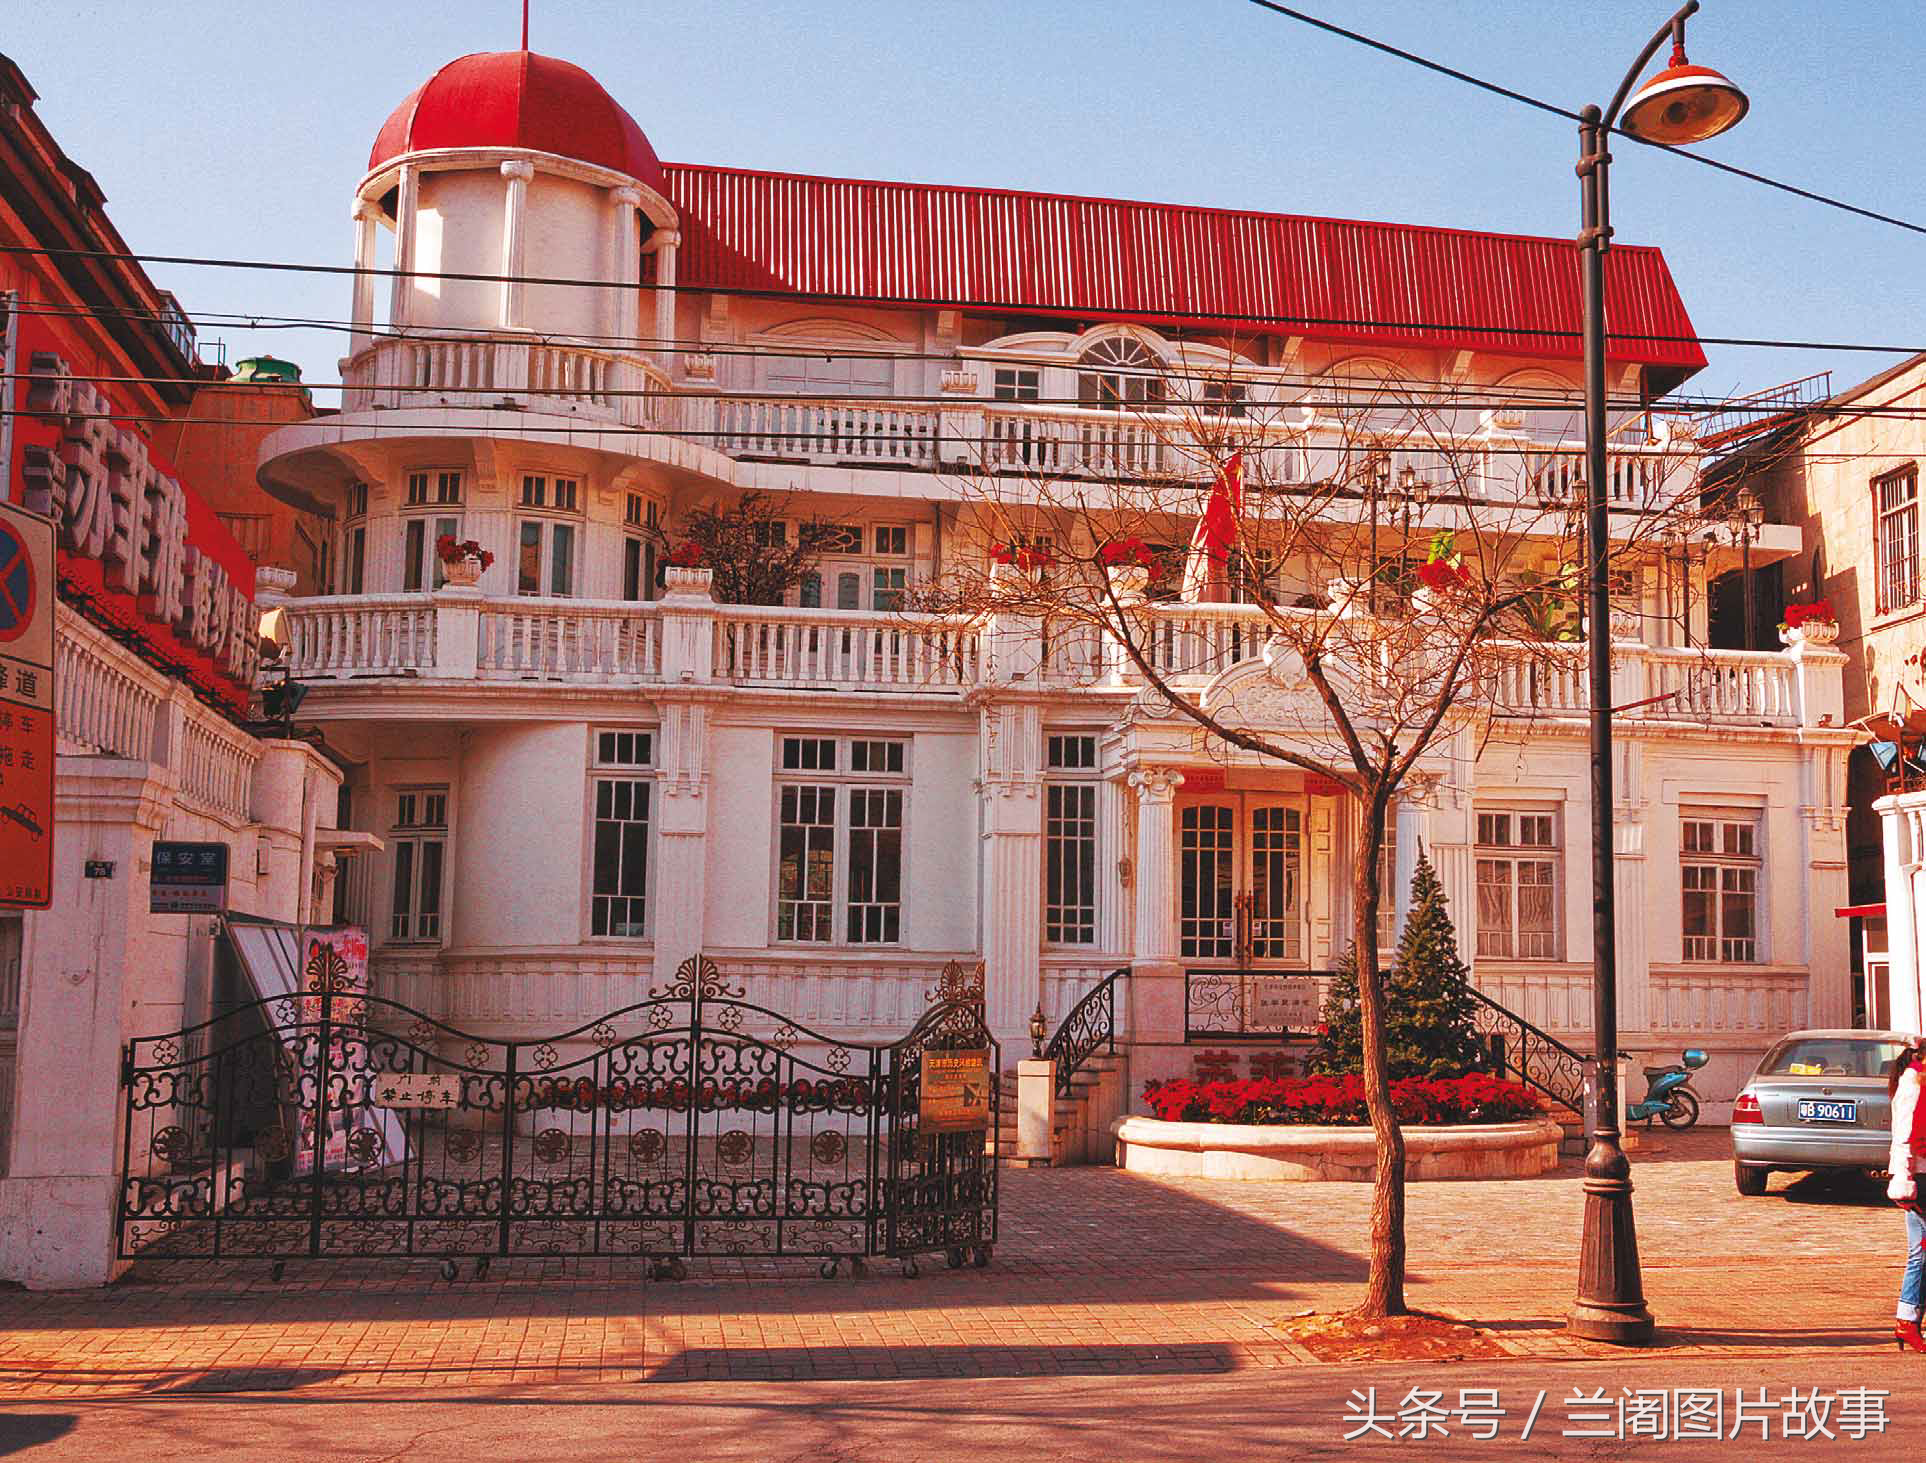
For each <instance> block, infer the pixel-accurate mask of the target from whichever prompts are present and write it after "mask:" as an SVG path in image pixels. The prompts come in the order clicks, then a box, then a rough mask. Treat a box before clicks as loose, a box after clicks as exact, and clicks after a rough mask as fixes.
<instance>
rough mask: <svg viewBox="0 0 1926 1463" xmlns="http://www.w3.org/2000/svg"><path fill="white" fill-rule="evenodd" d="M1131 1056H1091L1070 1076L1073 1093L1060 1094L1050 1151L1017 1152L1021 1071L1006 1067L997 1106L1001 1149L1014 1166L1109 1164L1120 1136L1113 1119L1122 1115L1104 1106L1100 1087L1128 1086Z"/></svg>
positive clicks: (1118, 1090) (1116, 1089) (1115, 1089)
mask: <svg viewBox="0 0 1926 1463" xmlns="http://www.w3.org/2000/svg"><path fill="white" fill-rule="evenodd" d="M1127 1065H1128V1064H1127V1061H1126V1059H1125V1058H1124V1057H1122V1056H1093V1057H1088V1058H1086V1059H1085V1060H1084V1063H1083V1066H1082V1067H1080V1068H1079V1069H1078V1070H1077V1072H1076V1073H1075V1074H1074V1075H1073V1076H1072V1077H1071V1079H1070V1095H1069V1096H1068V1097H1059V1098H1057V1100H1056V1102H1055V1104H1054V1111H1053V1119H1052V1123H1051V1132H1050V1156H1049V1157H1048V1158H1047V1159H1045V1158H1018V1157H1017V1074H1016V1072H1015V1070H1014V1069H1013V1068H1009V1067H1006V1068H1005V1069H1004V1070H1003V1075H1002V1085H1001V1089H1000V1090H1001V1102H1000V1104H999V1107H998V1127H997V1136H996V1143H997V1149H996V1151H997V1153H998V1155H999V1157H1000V1158H1001V1160H1002V1162H1003V1163H1005V1164H1007V1165H1009V1166H1010V1167H1012V1168H1066V1167H1069V1166H1070V1165H1072V1164H1085V1163H1095V1164H1109V1163H1113V1162H1115V1161H1116V1154H1117V1140H1116V1139H1115V1138H1114V1137H1112V1136H1111V1133H1110V1124H1111V1122H1112V1121H1113V1120H1114V1119H1115V1118H1116V1117H1117V1116H1119V1114H1117V1113H1112V1112H1107V1111H1105V1110H1104V1103H1103V1101H1102V1097H1101V1093H1102V1090H1103V1088H1104V1087H1105V1086H1106V1078H1108V1079H1110V1081H1109V1083H1108V1085H1109V1087H1110V1090H1111V1091H1113V1092H1115V1093H1118V1094H1122V1093H1123V1092H1125V1091H1127V1089H1128V1087H1129V1082H1128V1076H1127Z"/></svg>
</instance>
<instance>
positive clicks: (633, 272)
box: [603, 188, 642, 350]
mask: <svg viewBox="0 0 1926 1463" xmlns="http://www.w3.org/2000/svg"><path fill="white" fill-rule="evenodd" d="M609 202H610V204H612V205H613V213H614V226H615V233H614V236H613V237H612V238H611V239H610V240H609V278H610V279H612V280H614V281H615V288H614V289H612V290H610V291H609V303H608V310H607V320H608V323H607V324H606V325H605V326H604V327H603V328H604V329H605V330H607V331H608V333H609V334H610V335H612V336H615V337H616V340H615V342H614V344H615V347H616V349H617V350H622V349H632V348H633V347H632V346H631V345H630V343H629V342H628V341H627V340H625V339H623V337H626V336H630V335H635V334H637V333H638V332H639V331H640V329H641V325H640V319H641V314H640V310H639V308H638V304H637V302H638V300H639V298H640V296H639V294H638V291H637V286H639V285H640V284H641V283H642V230H641V226H640V225H639V223H638V222H637V217H636V216H637V214H638V213H639V212H640V211H641V208H642V194H641V192H640V191H639V190H638V189H635V188H617V189H615V190H614V191H613V192H611V193H610V194H609Z"/></svg>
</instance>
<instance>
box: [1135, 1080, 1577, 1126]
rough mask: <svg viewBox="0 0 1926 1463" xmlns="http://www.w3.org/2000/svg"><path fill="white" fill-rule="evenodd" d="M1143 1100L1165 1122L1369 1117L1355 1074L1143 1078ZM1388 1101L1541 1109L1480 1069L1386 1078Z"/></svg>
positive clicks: (1518, 1088)
mask: <svg viewBox="0 0 1926 1463" xmlns="http://www.w3.org/2000/svg"><path fill="white" fill-rule="evenodd" d="M1144 1101H1145V1102H1147V1103H1149V1104H1150V1110H1151V1112H1153V1113H1154V1114H1155V1115H1156V1116H1158V1117H1160V1118H1162V1119H1163V1120H1164V1121H1165V1122H1171V1123H1259V1124H1270V1123H1275V1124H1284V1125H1287V1126H1333V1127H1347V1126H1355V1125H1358V1124H1362V1123H1368V1122H1369V1121H1370V1117H1369V1115H1368V1114H1367V1113H1366V1112H1365V1108H1364V1079H1363V1078H1362V1077H1359V1076H1357V1075H1356V1074H1351V1075H1348V1076H1344V1077H1260V1078H1253V1079H1250V1080H1246V1081H1241V1082H1236V1081H1233V1082H1193V1081H1191V1080H1189V1079H1188V1078H1184V1077H1174V1078H1172V1079H1170V1080H1169V1081H1167V1082H1146V1083H1144ZM1391 1106H1392V1108H1393V1110H1394V1111H1396V1113H1397V1115H1398V1121H1399V1122H1402V1123H1510V1122H1516V1121H1518V1120H1519V1119H1521V1118H1528V1117H1534V1116H1536V1115H1537V1114H1538V1112H1539V1111H1540V1108H1539V1103H1538V1099H1537V1098H1536V1097H1535V1096H1533V1095H1532V1092H1531V1089H1529V1088H1528V1087H1525V1086H1524V1085H1523V1084H1522V1083H1518V1082H1509V1081H1506V1080H1505V1079H1504V1078H1502V1077H1487V1076H1485V1075H1484V1074H1483V1073H1482V1072H1474V1073H1472V1075H1470V1076H1469V1077H1437V1078H1428V1077H1406V1078H1404V1079H1403V1080H1402V1081H1398V1082H1393V1083H1392V1084H1391Z"/></svg>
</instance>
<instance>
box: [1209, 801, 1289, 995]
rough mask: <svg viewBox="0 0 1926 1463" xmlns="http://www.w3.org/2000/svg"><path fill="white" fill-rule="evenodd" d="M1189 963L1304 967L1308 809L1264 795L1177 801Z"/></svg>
mask: <svg viewBox="0 0 1926 1463" xmlns="http://www.w3.org/2000/svg"><path fill="white" fill-rule="evenodd" d="M1177 881H1178V888H1177V938H1178V951H1179V953H1180V955H1181V956H1182V958H1183V959H1185V960H1187V961H1195V962H1198V963H1215V964H1221V965H1225V966H1230V967H1240V968H1247V967H1251V966H1260V965H1271V966H1276V967H1279V968H1284V969H1291V968H1297V969H1302V968H1303V967H1304V950H1305V939H1304V906H1305V899H1304V805H1303V803H1302V801H1301V800H1296V799H1291V798H1281V797H1276V796H1272V795H1267V794H1261V793H1217V794H1213V795H1211V796H1208V797H1200V798H1196V799H1188V800H1182V801H1180V802H1179V803H1178V804H1177Z"/></svg>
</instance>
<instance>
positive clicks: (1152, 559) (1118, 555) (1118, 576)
mask: <svg viewBox="0 0 1926 1463" xmlns="http://www.w3.org/2000/svg"><path fill="white" fill-rule="evenodd" d="M1097 558H1098V560H1099V561H1100V562H1101V563H1102V564H1103V568H1104V573H1105V574H1106V575H1108V576H1109V579H1110V588H1111V592H1112V593H1114V594H1115V595H1116V596H1117V598H1118V599H1120V600H1140V599H1142V598H1143V597H1144V595H1145V593H1146V592H1148V590H1149V588H1150V574H1151V571H1152V570H1153V569H1154V568H1155V567H1156V565H1157V555H1156V552H1155V551H1154V550H1153V549H1152V548H1151V547H1150V545H1149V544H1147V543H1145V542H1144V541H1143V540H1142V539H1140V538H1136V537H1134V536H1133V537H1130V538H1113V539H1111V540H1109V541H1108V542H1106V543H1105V544H1104V545H1103V547H1101V548H1100V549H1098V550H1097Z"/></svg>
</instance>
